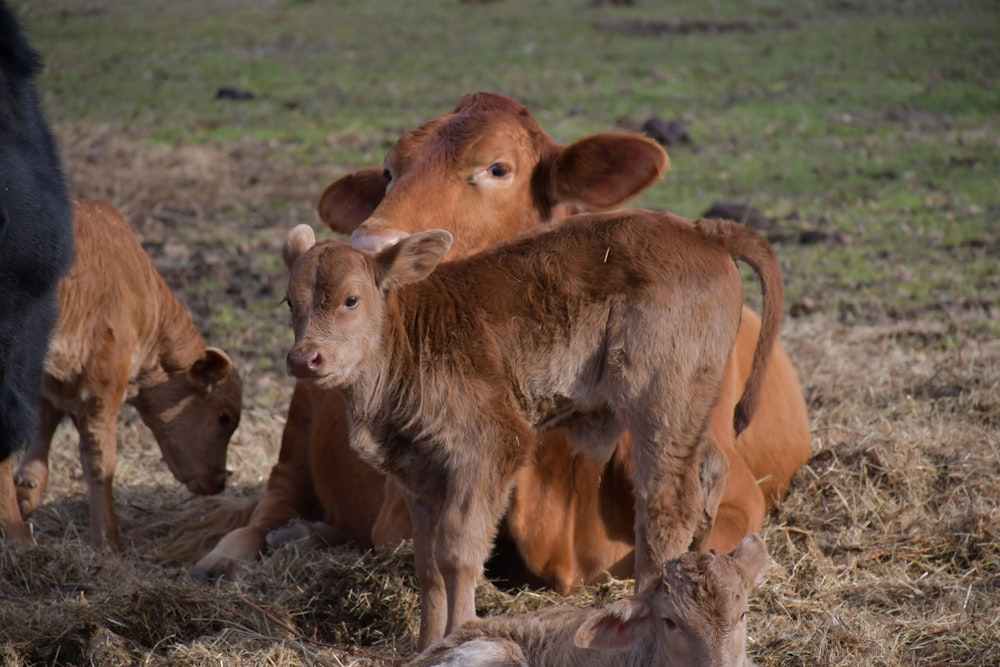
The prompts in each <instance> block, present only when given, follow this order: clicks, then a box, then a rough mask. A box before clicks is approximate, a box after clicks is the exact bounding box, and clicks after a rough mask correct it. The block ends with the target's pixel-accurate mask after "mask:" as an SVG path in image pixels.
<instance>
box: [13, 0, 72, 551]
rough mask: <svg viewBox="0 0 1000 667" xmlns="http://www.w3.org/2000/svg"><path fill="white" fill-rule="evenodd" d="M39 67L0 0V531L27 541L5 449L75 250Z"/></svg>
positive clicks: (36, 378) (28, 430)
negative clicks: (40, 99) (40, 89)
mask: <svg viewBox="0 0 1000 667" xmlns="http://www.w3.org/2000/svg"><path fill="white" fill-rule="evenodd" d="M40 68H41V61H40V59H39V57H38V54H37V53H35V51H34V50H33V49H32V48H31V45H30V44H29V43H28V40H27V39H26V38H25V36H24V32H23V31H22V30H21V27H20V25H19V24H18V20H17V16H16V15H15V13H14V11H13V10H11V8H10V7H8V6H7V4H6V3H5V2H3V0H0V529H2V530H3V532H4V533H5V534H6V537H7V539H8V540H9V541H12V542H21V543H24V542H29V541H30V536H29V534H28V532H27V528H26V527H25V525H24V522H23V521H22V520H21V515H20V511H19V510H18V507H17V498H16V495H15V492H14V485H13V475H12V470H11V461H10V456H11V454H12V453H13V452H14V451H16V450H17V449H19V448H20V447H21V446H22V445H23V444H24V443H25V442H27V440H28V439H29V438H30V437H31V436H32V435H33V430H34V427H35V406H36V403H37V401H38V391H39V386H40V382H41V379H42V366H43V363H44V361H45V354H46V351H47V348H48V339H49V333H50V332H51V330H52V327H53V325H54V324H55V321H56V315H57V305H56V287H57V285H58V283H59V279H60V277H61V276H62V275H63V273H64V272H65V271H66V269H67V268H68V267H69V265H70V262H71V261H72V258H73V227H72V210H71V208H70V202H69V194H68V192H67V190H66V182H65V180H64V178H63V172H62V165H61V164H60V161H59V153H58V151H57V150H56V144H55V140H54V139H53V137H52V133H51V131H50V130H49V127H48V125H47V124H46V122H45V117H44V116H43V114H42V110H41V106H40V105H39V102H38V95H37V92H36V91H35V76H36V75H37V73H38V71H39V69H40Z"/></svg>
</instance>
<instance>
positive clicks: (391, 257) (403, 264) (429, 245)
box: [375, 229, 452, 292]
mask: <svg viewBox="0 0 1000 667" xmlns="http://www.w3.org/2000/svg"><path fill="white" fill-rule="evenodd" d="M451 242H452V236H451V233H450V232H447V231H445V230H443V229H429V230H427V231H425V232H418V233H416V234H411V235H409V236H404V237H403V238H402V239H400V240H399V241H398V242H397V243H395V244H393V245H391V246H389V247H388V248H386V249H385V250H382V251H381V252H379V253H378V254H377V255H376V256H375V258H376V260H377V262H378V267H379V271H378V276H377V277H376V282H377V283H378V286H379V288H380V289H381V290H382V291H383V292H384V291H387V290H390V289H393V288H395V287H399V286H400V285H406V284H407V283H413V282H416V281H418V280H423V279H424V278H426V277H427V276H429V275H430V274H431V271H433V270H434V269H435V268H436V267H437V265H438V262H440V261H441V258H442V257H444V256H445V253H447V252H448V249H449V248H451Z"/></svg>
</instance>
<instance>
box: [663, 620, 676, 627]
mask: <svg viewBox="0 0 1000 667" xmlns="http://www.w3.org/2000/svg"><path fill="white" fill-rule="evenodd" d="M663 624H664V625H665V626H667V630H676V629H677V622H676V621H674V619H672V618H665V619H663Z"/></svg>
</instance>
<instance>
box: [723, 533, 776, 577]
mask: <svg viewBox="0 0 1000 667" xmlns="http://www.w3.org/2000/svg"><path fill="white" fill-rule="evenodd" d="M730 555H731V556H732V557H733V560H735V561H736V564H737V565H738V566H739V568H740V569H741V570H742V571H743V574H744V576H745V577H746V578H747V581H750V582H753V583H758V582H759V581H760V578H761V576H762V575H763V574H764V572H766V571H767V568H768V565H769V564H770V563H769V560H768V557H767V547H766V546H765V545H764V539H763V538H762V537H761V536H760V535H758V534H757V533H751V534H750V535H747V536H746V537H744V538H743V541H741V542H740V544H739V546H737V547H736V550H735V551H733V553H732V554H730Z"/></svg>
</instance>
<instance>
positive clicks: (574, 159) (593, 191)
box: [549, 133, 670, 210]
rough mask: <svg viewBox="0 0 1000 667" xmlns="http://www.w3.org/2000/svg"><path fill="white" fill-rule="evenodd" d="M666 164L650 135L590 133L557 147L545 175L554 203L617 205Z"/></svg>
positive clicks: (598, 207)
mask: <svg viewBox="0 0 1000 667" xmlns="http://www.w3.org/2000/svg"><path fill="white" fill-rule="evenodd" d="M669 167H670V158H668V157H667V153H666V151H664V150H663V148H661V147H660V145H659V144H657V143H656V142H655V141H652V140H651V139H646V138H645V137H640V136H638V135H632V134H613V133H605V134H595V135H593V136H590V137H586V138H584V139H580V140H579V141H577V142H574V143H572V144H570V145H569V146H566V147H565V148H563V149H562V150H561V151H560V153H559V155H558V157H557V158H556V159H555V162H553V163H552V167H551V170H552V171H551V173H550V175H549V184H550V185H549V187H550V189H551V191H550V193H549V195H550V197H551V198H552V201H553V203H554V204H556V205H558V204H564V205H576V206H578V207H579V206H580V205H583V207H586V208H588V209H591V210H602V209H607V208H612V207H616V206H620V205H622V204H623V203H625V202H626V201H628V200H629V199H631V198H632V197H635V196H636V195H638V194H639V193H640V192H642V191H643V190H645V189H646V188H648V187H649V186H651V185H653V184H654V183H656V181H658V180H659V179H660V177H661V176H663V173H664V172H665V171H666V170H667V169H669Z"/></svg>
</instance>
